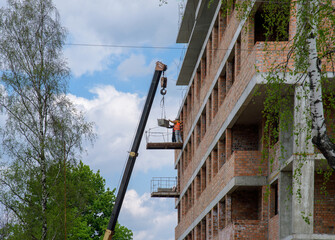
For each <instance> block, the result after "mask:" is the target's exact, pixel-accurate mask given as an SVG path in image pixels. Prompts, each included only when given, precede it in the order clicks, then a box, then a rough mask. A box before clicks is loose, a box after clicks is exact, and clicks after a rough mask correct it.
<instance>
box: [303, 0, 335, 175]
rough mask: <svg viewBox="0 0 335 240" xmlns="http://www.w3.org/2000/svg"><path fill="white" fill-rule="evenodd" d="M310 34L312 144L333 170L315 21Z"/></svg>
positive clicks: (334, 149) (334, 160)
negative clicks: (324, 109)
mask: <svg viewBox="0 0 335 240" xmlns="http://www.w3.org/2000/svg"><path fill="white" fill-rule="evenodd" d="M316 2H317V1H315V0H314V1H311V3H310V4H311V5H312V6H313V5H314V6H315V7H316V4H317V3H316ZM310 24H311V32H310V34H309V38H308V39H307V45H308V52H309V55H308V61H309V68H308V75H309V84H310V105H311V115H312V142H313V143H314V144H315V146H316V147H317V148H318V149H319V150H320V151H321V153H322V154H323V155H324V157H325V158H326V159H327V161H328V164H329V166H330V167H332V168H333V169H335V144H334V143H333V142H332V141H331V140H330V138H329V137H328V135H327V128H326V122H325V117H324V111H323V102H322V86H321V66H320V65H321V61H320V59H319V58H318V53H317V45H316V37H317V27H316V22H315V21H310Z"/></svg>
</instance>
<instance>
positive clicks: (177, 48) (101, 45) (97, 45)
mask: <svg viewBox="0 0 335 240" xmlns="http://www.w3.org/2000/svg"><path fill="white" fill-rule="evenodd" d="M65 45H67V46H78V47H107V48H135V49H166V50H185V47H164V46H135V45H116V44H89V43H66V44H65ZM187 49H190V50H202V49H205V48H187ZM233 49H234V48H216V49H210V51H228V50H229V51H230V50H233ZM241 51H248V52H254V51H255V52H256V51H258V52H259V51H265V52H287V51H289V50H284V49H254V50H252V49H243V48H241Z"/></svg>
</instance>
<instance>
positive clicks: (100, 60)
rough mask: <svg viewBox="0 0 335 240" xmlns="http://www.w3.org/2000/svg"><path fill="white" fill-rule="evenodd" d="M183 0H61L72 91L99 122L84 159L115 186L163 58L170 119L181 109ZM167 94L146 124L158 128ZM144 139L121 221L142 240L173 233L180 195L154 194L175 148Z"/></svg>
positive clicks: (170, 173)
mask: <svg viewBox="0 0 335 240" xmlns="http://www.w3.org/2000/svg"><path fill="white" fill-rule="evenodd" d="M181 1H182V0H180V1H176V0H171V1H169V3H168V4H166V5H163V6H159V3H160V2H159V0H136V1H133V0H122V1H120V0H95V1H92V0H71V1H68V0H54V3H55V5H56V7H57V8H58V10H59V13H60V18H61V21H62V24H63V26H64V27H66V28H67V30H68V40H67V45H66V46H65V49H64V55H65V57H66V59H67V61H68V64H69V67H70V68H71V72H72V77H71V79H70V81H69V96H70V98H71V99H72V101H73V102H74V103H76V104H77V105H78V107H79V108H80V109H82V110H83V111H84V112H85V115H86V118H87V120H89V121H93V122H95V131H96V133H97V135H98V139H97V141H96V143H95V145H94V146H93V147H91V146H87V154H85V155H83V161H84V163H86V164H88V165H89V166H90V167H91V168H92V169H94V170H95V171H97V170H100V172H101V174H102V176H103V177H104V178H105V179H106V183H107V186H109V187H110V188H115V187H118V184H119V181H120V178H121V175H122V170H123V167H124V165H125V162H126V160H127V156H128V153H127V151H128V150H129V148H130V146H131V143H132V139H133V136H134V133H135V129H136V126H137V123H138V121H139V116H140V113H141V110H142V107H143V104H144V100H145V97H146V94H147V91H148V89H149V86H150V82H151V79H152V76H153V73H154V67H155V62H156V61H158V60H159V61H162V62H163V63H165V64H167V65H168V70H167V72H166V76H167V77H168V88H167V95H166V96H165V109H166V116H167V118H171V119H172V118H174V117H175V116H176V114H177V112H178V110H179V106H180V103H181V101H182V97H183V94H184V93H185V87H177V86H176V85H175V83H176V79H177V75H178V69H179V68H180V66H181V59H182V57H183V53H184V50H183V47H185V46H184V45H182V44H175V39H176V37H177V31H178V19H179V9H178V3H179V2H181ZM76 44H89V45H92V46H82V45H76ZM101 45H104V46H101ZM106 45H109V47H108V46H106ZM111 46H113V47H111ZM127 46H138V47H140V48H134V47H127ZM161 47H163V48H161ZM165 47H170V48H171V49H166V48H165ZM175 48H178V49H175ZM161 99H162V96H161V95H160V94H159V92H157V94H156V99H155V101H154V104H153V107H152V113H151V115H150V117H149V120H148V124H147V127H146V129H147V130H148V129H149V128H156V127H157V118H160V117H161V114H162V109H161V107H160V101H161ZM155 130H157V131H165V130H164V129H158V128H157V129H155ZM145 144H146V142H145V138H144V139H143V140H142V144H141V147H140V150H139V157H138V158H137V162H136V164H135V168H134V171H133V175H132V178H131V180H130V184H129V187H128V191H127V194H126V198H125V201H124V204H123V207H122V209H121V213H120V217H119V221H120V223H121V224H122V225H125V226H127V227H128V228H130V229H132V230H133V232H134V239H135V240H142V239H145V240H150V239H162V240H170V239H174V228H175V226H176V225H177V215H176V210H175V209H174V204H175V201H174V199H152V198H150V180H151V178H152V177H167V176H168V177H174V176H176V174H177V172H176V170H175V169H174V164H173V163H174V153H173V151H171V150H165V151H164V150H163V151H153V150H151V151H149V150H146V149H145Z"/></svg>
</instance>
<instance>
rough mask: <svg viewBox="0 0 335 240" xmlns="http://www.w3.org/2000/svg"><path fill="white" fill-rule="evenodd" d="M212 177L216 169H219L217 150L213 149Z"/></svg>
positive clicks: (216, 171)
mask: <svg viewBox="0 0 335 240" xmlns="http://www.w3.org/2000/svg"><path fill="white" fill-rule="evenodd" d="M211 157H212V176H213V177H215V176H216V174H217V173H218V169H219V166H218V165H219V162H218V150H217V149H213V151H212V154H211Z"/></svg>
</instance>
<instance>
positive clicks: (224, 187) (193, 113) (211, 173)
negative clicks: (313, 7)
mask: <svg viewBox="0 0 335 240" xmlns="http://www.w3.org/2000/svg"><path fill="white" fill-rule="evenodd" d="M209 2H210V1H209V0H188V1H187V3H186V5H185V10H184V15H183V18H182V21H181V23H180V29H179V33H178V36H177V43H187V44H188V48H187V50H186V53H185V57H184V60H183V64H182V67H181V70H180V74H179V77H178V80H177V85H184V86H188V88H187V93H186V95H185V97H184V100H183V103H182V105H181V107H180V110H179V117H180V120H181V121H182V122H183V144H182V146H180V147H181V149H176V150H175V168H176V169H177V172H178V177H177V178H176V179H175V181H176V183H175V184H176V188H171V182H170V181H172V185H174V182H173V181H174V179H172V180H171V179H156V180H155V181H158V182H160V181H161V180H162V181H163V182H166V183H167V185H166V187H164V186H160V187H158V188H155V186H153V190H152V191H153V193H152V196H153V197H173V198H175V199H176V209H177V210H178V225H177V226H176V228H175V239H177V240H182V239H186V240H193V239H197V240H205V239H213V240H214V239H225V240H226V239H258V240H260V239H335V197H334V195H335V177H334V174H333V175H332V176H331V177H330V179H329V180H328V182H326V183H325V182H324V177H323V175H320V174H318V173H317V171H316V170H317V168H318V167H319V165H320V164H319V163H321V162H322V159H323V155H322V154H317V153H316V154H314V152H313V153H312V154H311V156H313V157H311V158H309V159H307V160H306V161H305V164H304V166H303V167H302V168H300V169H301V170H300V171H301V175H300V180H301V182H302V185H301V186H302V187H301V189H300V190H299V192H300V196H302V198H300V197H299V196H298V194H294V193H293V194H292V192H294V191H292V190H294V186H293V185H292V182H294V181H295V179H294V177H293V175H294V171H295V170H296V169H297V166H296V164H295V163H296V154H295V153H296V152H297V151H298V150H297V149H296V148H297V146H296V144H295V143H296V139H295V136H294V134H293V128H291V129H290V128H287V129H285V130H280V131H279V135H278V137H277V138H276V139H275V141H276V142H277V143H275V144H274V148H271V149H266V148H267V147H266V146H265V144H264V141H263V139H264V134H265V132H266V131H265V129H264V125H265V120H264V118H263V114H262V111H263V108H264V105H263V102H264V94H263V93H262V86H263V87H264V79H263V75H262V73H264V72H266V71H268V67H269V65H270V64H271V63H272V62H273V59H276V60H278V59H279V60H280V59H283V60H284V59H285V57H286V55H287V53H285V52H283V51H278V52H275V51H274V53H273V54H272V55H271V58H269V56H268V55H267V51H264V49H265V47H267V48H269V46H270V47H271V44H272V43H271V42H268V43H267V45H266V43H265V37H264V31H265V29H264V28H263V27H262V25H263V21H264V20H263V19H262V4H264V3H261V2H258V1H256V2H255V3H254V5H253V7H252V10H251V12H252V13H251V14H252V17H249V18H248V19H245V20H241V19H239V18H238V17H237V11H236V9H234V4H233V5H232V7H231V8H229V9H228V10H227V11H228V12H227V13H223V12H222V11H223V10H222V9H223V8H222V6H221V4H222V2H223V1H218V0H214V1H212V3H211V5H210V7H209ZM295 22H296V21H295V19H294V18H293V17H291V20H290V22H289V25H288V26H287V31H288V36H291V35H292V34H294V33H295ZM280 40H281V41H280V42H273V43H275V44H274V45H276V46H275V47H278V46H279V47H283V46H285V44H287V39H280ZM269 44H270V45H269ZM271 61H272V62H271ZM333 85H334V84H333ZM256 91H258V92H259V94H255V92H256ZM296 91H297V90H295V91H293V94H292V95H289V96H285V97H286V98H288V99H290V101H291V102H292V114H293V115H294V114H295V115H294V119H293V123H292V125H294V124H297V123H298V122H299V121H301V118H300V117H299V114H296V113H294V106H296V105H297V104H298V102H297V101H298V99H297V97H296ZM333 113H334V112H333ZM334 115H335V114H333V115H332V116H327V117H328V121H330V120H332V121H333V120H334ZM278 124H279V125H280V122H279V123H278ZM163 145H164V144H163ZM280 146H284V147H285V154H283V152H282V151H280ZM160 147H161V148H164V146H160ZM160 147H159V146H158V147H156V148H160ZM165 148H166V149H171V147H165ZM172 148H173V147H172ZM313 149H314V148H313ZM162 151H163V150H162ZM264 151H265V152H267V153H269V155H272V156H274V157H273V161H271V163H269V157H268V158H265V159H264V156H263V154H262V153H264ZM324 184H325V185H326V188H327V193H328V195H325V194H324V193H322V188H323V186H324ZM154 185H155V184H154ZM157 186H159V183H157ZM306 219H307V220H306Z"/></svg>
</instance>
